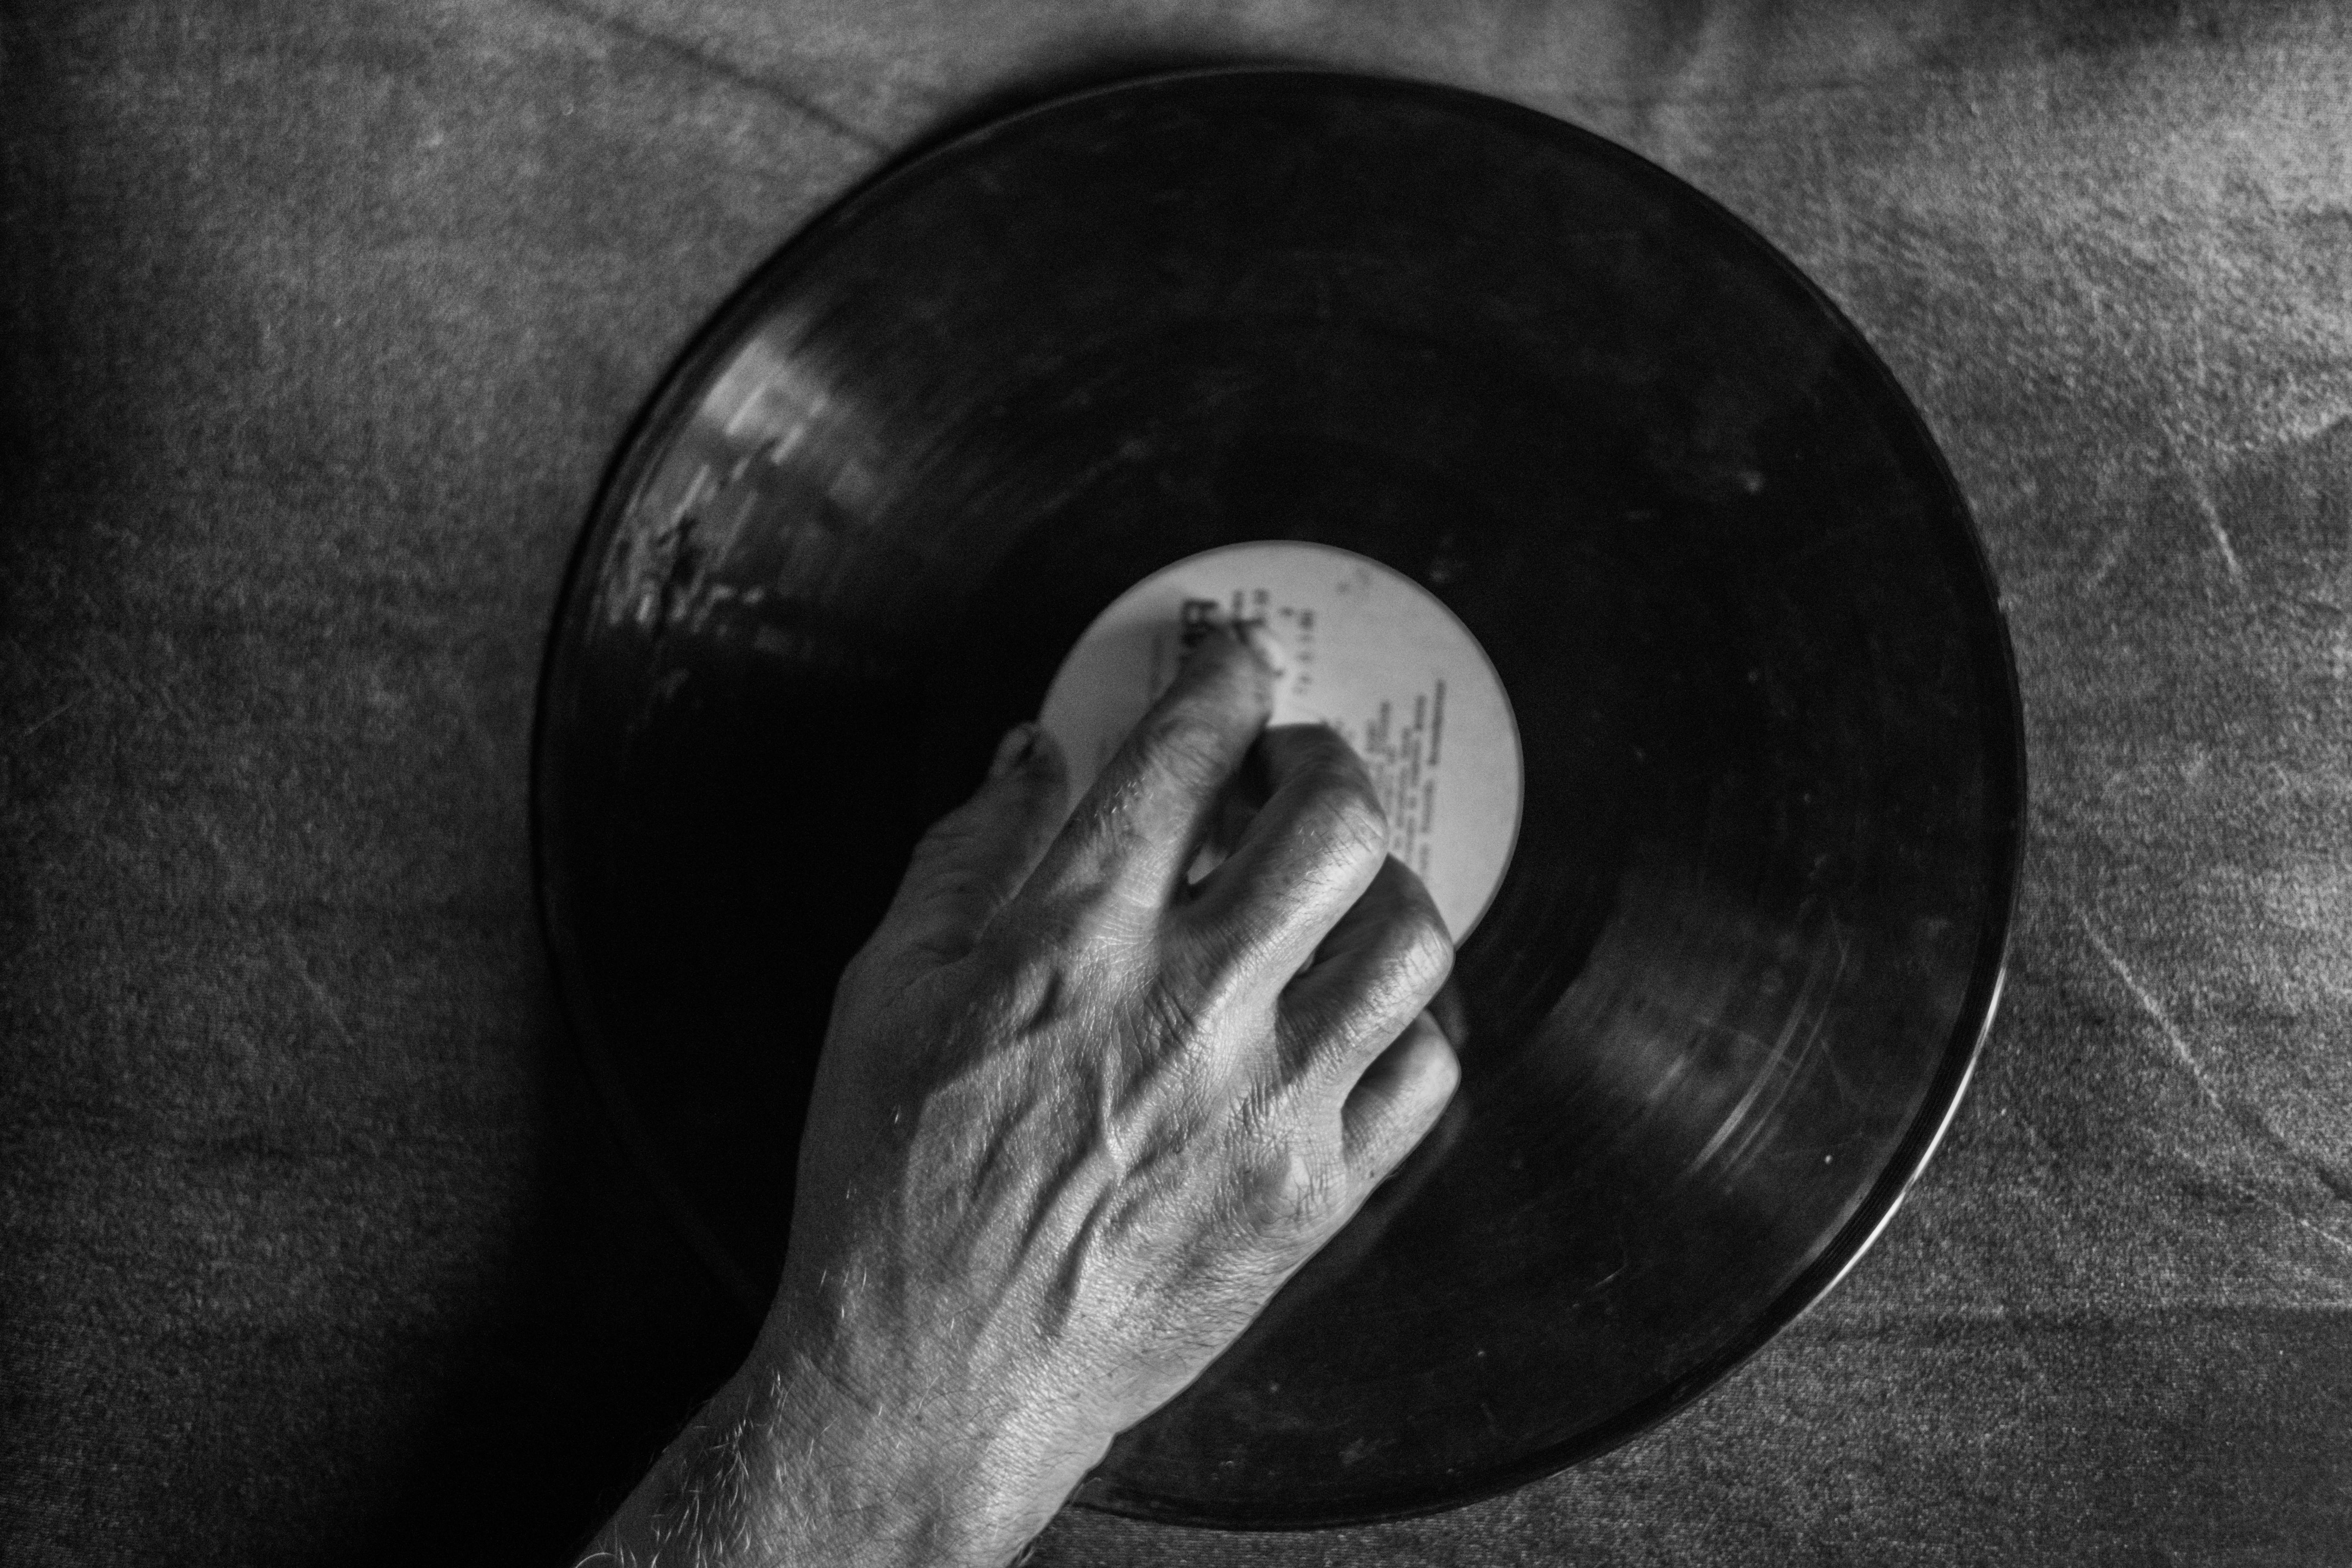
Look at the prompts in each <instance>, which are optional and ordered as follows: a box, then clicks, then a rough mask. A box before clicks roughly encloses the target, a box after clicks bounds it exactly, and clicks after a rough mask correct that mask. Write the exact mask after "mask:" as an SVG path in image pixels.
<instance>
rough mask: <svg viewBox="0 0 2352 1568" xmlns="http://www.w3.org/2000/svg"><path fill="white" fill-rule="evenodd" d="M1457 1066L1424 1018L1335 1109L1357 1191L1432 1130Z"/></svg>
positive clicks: (1456, 1075)
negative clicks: (1336, 1109)
mask: <svg viewBox="0 0 2352 1568" xmlns="http://www.w3.org/2000/svg"><path fill="white" fill-rule="evenodd" d="M1461 1081H1462V1064H1461V1063H1460V1062H1459V1061H1458V1060H1456V1059H1455V1058H1454V1047H1453V1046H1451V1045H1450V1044H1448V1043H1447V1041H1446V1038H1445V1033H1444V1030H1442V1029H1440V1028H1439V1027H1438V1026H1437V1024H1436V1021H1435V1020H1434V1019H1433V1018H1431V1017H1430V1016H1429V1015H1428V1014H1426V1013H1423V1014H1421V1015H1420V1016H1417V1017H1415V1018H1414V1019H1413V1021H1412V1023H1411V1024H1409V1025H1407V1026H1405V1031H1404V1033H1403V1034H1402V1035H1401V1036H1399V1037H1397V1040H1396V1043H1395V1044H1394V1045H1391V1047H1389V1048H1388V1049H1387V1050H1385V1051H1382V1052H1381V1054H1380V1056H1379V1057H1377V1058H1374V1060H1373V1062H1372V1064H1371V1066H1370V1067H1369V1068H1365V1069H1364V1076H1363V1077H1362V1078H1360V1079H1357V1080H1356V1087H1355V1088H1354V1089H1352V1090H1351V1091H1350V1092H1349V1095H1348V1099H1347V1102H1346V1103H1345V1104H1344V1105H1343V1106H1342V1107H1341V1108H1340V1111H1339V1118H1340V1122H1339V1125H1340V1142H1341V1147H1342V1149H1343V1150H1344V1158H1345V1159H1346V1161H1347V1164H1348V1175H1349V1180H1351V1181H1352V1182H1354V1183H1355V1184H1356V1185H1357V1188H1358V1190H1359V1191H1361V1190H1363V1189H1365V1188H1368V1187H1371V1186H1375V1185H1377V1184H1379V1183H1380V1182H1381V1181H1382V1180H1383V1179H1385V1178H1386V1177H1387V1175H1388V1173H1390V1172H1391V1171H1393V1170H1395V1169H1396V1168H1397V1166H1398V1165H1399V1164H1401V1163H1402V1162H1403V1160H1404V1157H1405V1156H1406V1155H1407V1154H1410V1153H1412V1151H1413V1146H1414V1145H1415V1144H1417V1143H1419V1142H1421V1141H1422V1139H1423V1137H1425V1136H1426V1135H1427V1134H1428V1132H1429V1130H1430V1128H1432V1127H1433V1126H1434V1125H1436V1122H1437V1119H1438V1117H1439V1116H1440V1115H1441V1114H1442V1113H1443V1112H1444V1110H1445V1104H1446V1101H1448V1100H1452V1099H1453V1098H1454V1088H1455V1086H1456V1085H1458V1084H1459V1083H1460V1082H1461Z"/></svg>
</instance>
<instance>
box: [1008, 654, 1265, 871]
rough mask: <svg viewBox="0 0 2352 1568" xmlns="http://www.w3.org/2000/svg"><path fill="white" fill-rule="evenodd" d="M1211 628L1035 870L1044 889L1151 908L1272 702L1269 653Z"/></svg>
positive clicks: (1185, 861) (1183, 861) (1186, 857)
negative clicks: (1098, 893)
mask: <svg viewBox="0 0 2352 1568" xmlns="http://www.w3.org/2000/svg"><path fill="white" fill-rule="evenodd" d="M1253 635H1260V636H1261V637H1262V634H1252V633H1250V632H1247V631H1244V630H1242V629H1236V628H1232V627H1225V626H1218V627H1214V628H1212V629H1211V630H1210V631H1209V633H1208V634H1207V635H1206V636H1204V637H1202V639H1201V640H1200V642H1198V643H1197V644H1195V645H1194V647H1193V648H1192V652H1191V653H1190V654H1189V655H1187V656H1186V658H1185V660H1184V666H1183V668H1181V670H1179V671H1178V672H1177V676H1176V679H1175V681H1174V683H1173V684H1171V686H1170V687H1169V688H1168V689H1167V690H1166V691H1165V692H1163V693H1162V694H1161V695H1160V700H1159V701H1157V702H1155V703H1153V704H1152V705H1151V710H1150V711H1149V712H1147V713H1146V714H1144V716H1143V717H1142V719H1141V720H1140V721H1138V722H1137V724H1136V726H1135V729H1134V731H1133V732H1132V733H1130V734H1129V736H1128V738H1127V740H1126V741H1125V742H1123V743H1122V744H1121V745H1120V747H1119V749H1118V752H1117V753H1116V754H1114V755H1113V756H1112V758H1111V760H1110V762H1109V763H1108V764H1107V765H1106V766H1105V767H1104V769H1103V771H1102V773H1101V776H1099V777H1098V778H1097V779H1096V780H1095V784H1094V787H1093V788H1092V789H1091V790H1089V791H1087V797H1086V798H1085V799H1084V800H1082V801H1080V802H1079V803H1078V805H1077V808H1076V810H1075V811H1074V812H1073V813H1072V814H1071V816H1070V820H1069V823H1068V825H1067V826H1066V827H1065V828H1064V829H1063V832H1062V836H1061V837H1060V838H1059V839H1058V840H1057V841H1056V842H1055V845H1054V847H1053V848H1052V849H1051V850H1049V851H1048V852H1047V854H1046V858H1045V864H1044V865H1043V866H1041V867H1040V868H1038V874H1037V878H1036V882H1037V885H1038V887H1039V889H1041V891H1042V892H1044V893H1045V895H1046V896H1048V897H1051V896H1054V895H1055V894H1067V893H1073V892H1080V891H1083V892H1088V893H1091V892H1093V891H1095V890H1097V889H1108V890H1109V891H1111V892H1113V893H1116V894H1118V895H1121V896H1124V897H1125V898H1127V899H1129V900H1132V901H1133V902H1134V903H1135V904H1136V905H1137V906H1138V907H1139V908H1142V909H1147V910H1154V911H1156V910H1161V909H1164V908H1166V907H1167V905H1168V902H1169V900H1171V898H1172V897H1173V896H1174V895H1175V893H1176V891H1177V889H1180V888H1181V886H1182V885H1183V877H1184V871H1185V868H1186V867H1187V866H1189V865H1190V864H1191V862H1192V856H1193V854H1194V852H1195V851H1196V850H1197V849H1198V847H1199V845H1200V841H1201V838H1202V836H1203V834H1204V833H1205V831H1206V829H1207V826H1208V824H1209V821H1210V818H1211V816H1213V813H1214V810H1215V807H1216V802H1217V797H1218V794H1219V792H1220V791H1221V790H1222V789H1223V787H1224V785H1225V783H1226V781H1227V780H1228V779H1230V778H1231V777H1232V776H1233V774H1234V770H1235V769H1236V768H1238V767H1239V766H1240V765H1241V762H1242V759H1243V757H1244V756H1245V755H1247V754H1248V752H1249V748H1250V743H1251V742H1254V741H1255V740H1256V739H1257V736H1258V732H1259V731H1261V730H1263V729H1264V728H1265V720H1266V715H1267V714H1268V713H1269V712H1271V711H1272V710H1273V707H1274V681H1275V665H1276V655H1275V654H1274V653H1273V652H1272V651H1271V648H1270V646H1269V644H1268V643H1267V642H1266V641H1265V640H1260V641H1259V642H1258V643H1257V644H1256V649H1264V650H1265V651H1256V650H1255V649H1254V647H1253V645H1252V643H1251V642H1248V641H1245V640H1244V638H1245V637H1250V636H1253Z"/></svg>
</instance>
